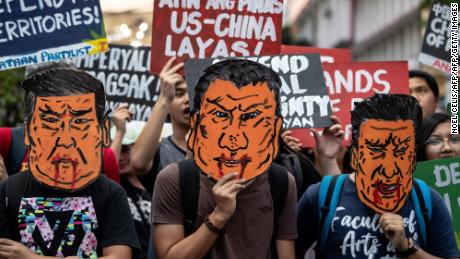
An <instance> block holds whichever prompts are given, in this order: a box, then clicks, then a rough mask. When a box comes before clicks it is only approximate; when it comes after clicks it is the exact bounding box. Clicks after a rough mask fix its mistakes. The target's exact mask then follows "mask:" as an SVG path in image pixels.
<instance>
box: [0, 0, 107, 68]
mask: <svg viewBox="0 0 460 259" xmlns="http://www.w3.org/2000/svg"><path fill="white" fill-rule="evenodd" d="M107 50H108V46H107V39H106V35H105V31H104V23H103V21H102V12H101V8H100V6H99V1H98V0H87V1H75V0H52V1H51V0H46V1H45V0H31V1H27V2H26V1H24V0H8V1H0V70H4V69H11V68H17V67H22V66H27V65H31V64H38V63H44V62H50V61H59V60H61V59H66V58H73V57H77V56H82V55H87V54H95V53H99V52H104V51H107Z"/></svg>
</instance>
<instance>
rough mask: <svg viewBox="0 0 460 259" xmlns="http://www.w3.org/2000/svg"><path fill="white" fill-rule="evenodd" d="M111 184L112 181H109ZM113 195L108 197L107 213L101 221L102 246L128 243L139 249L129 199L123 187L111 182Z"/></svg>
mask: <svg viewBox="0 0 460 259" xmlns="http://www.w3.org/2000/svg"><path fill="white" fill-rule="evenodd" d="M109 184H110V183H109ZM111 185H113V186H111V187H109V188H111V189H113V191H112V192H109V193H110V194H111V196H110V197H109V198H108V199H107V202H108V205H107V206H105V208H106V209H105V214H104V218H103V221H102V222H101V224H100V225H101V226H102V227H101V235H102V242H101V246H102V247H108V246H112V245H127V246H130V247H132V248H136V249H139V243H138V240H137V235H136V230H135V228H134V222H133V220H131V218H132V217H131V211H130V209H129V205H128V199H127V198H126V194H125V192H124V191H123V189H122V188H121V187H120V186H119V185H116V184H115V183H111Z"/></svg>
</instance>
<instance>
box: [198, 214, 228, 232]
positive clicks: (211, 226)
mask: <svg viewBox="0 0 460 259" xmlns="http://www.w3.org/2000/svg"><path fill="white" fill-rule="evenodd" d="M203 223H204V225H205V226H206V227H207V228H208V229H209V230H211V232H214V233H216V234H224V233H225V230H223V229H221V228H218V227H216V226H214V225H213V224H212V223H211V221H209V215H207V216H206V217H205V218H204V222H203Z"/></svg>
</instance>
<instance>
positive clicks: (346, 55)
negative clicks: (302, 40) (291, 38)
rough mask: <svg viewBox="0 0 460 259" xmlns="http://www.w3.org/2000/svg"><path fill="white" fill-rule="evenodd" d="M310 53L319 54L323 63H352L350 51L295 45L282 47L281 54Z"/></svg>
mask: <svg viewBox="0 0 460 259" xmlns="http://www.w3.org/2000/svg"><path fill="white" fill-rule="evenodd" d="M309 53H318V54H319V55H320V56H321V63H343V62H351V51H350V50H349V49H326V48H314V47H305V46H295V45H281V54H309Z"/></svg>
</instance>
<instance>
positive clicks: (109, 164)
mask: <svg viewBox="0 0 460 259" xmlns="http://www.w3.org/2000/svg"><path fill="white" fill-rule="evenodd" d="M53 68H68V69H77V68H76V67H75V65H74V64H73V63H68V62H65V61H63V60H61V61H59V62H48V63H41V64H34V65H29V66H27V67H26V69H25V73H24V77H25V78H26V79H27V78H29V77H31V76H33V75H34V74H36V73H39V72H43V71H46V70H48V69H53ZM103 153H104V155H103V157H104V174H105V175H106V176H107V177H109V178H110V179H112V180H114V181H116V182H119V180H120V177H119V173H118V163H117V159H116V157H115V154H114V153H113V151H112V149H110V148H104V152H103ZM0 156H2V157H3V159H4V162H5V167H6V170H7V172H8V174H9V175H12V174H15V173H18V172H23V171H27V170H28V161H27V159H28V154H27V149H26V146H25V145H24V128H23V127H22V126H21V127H14V128H0Z"/></svg>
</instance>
